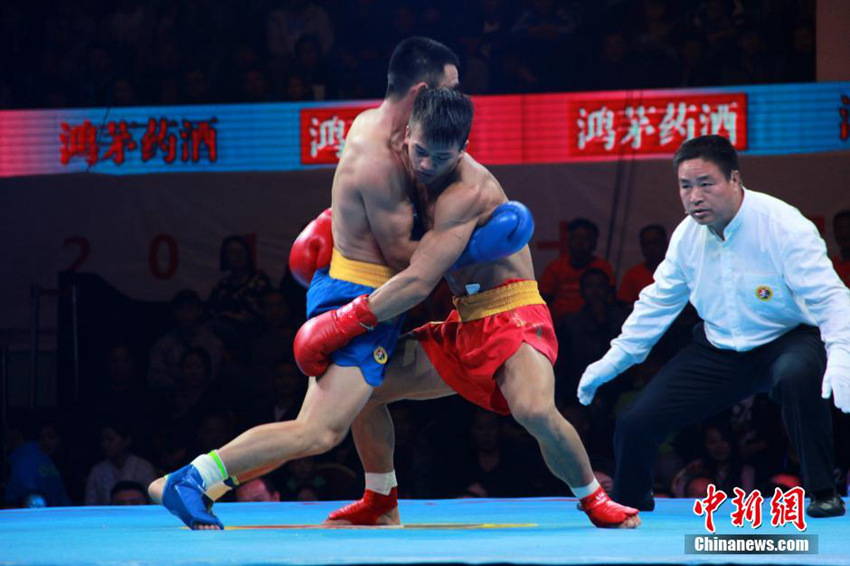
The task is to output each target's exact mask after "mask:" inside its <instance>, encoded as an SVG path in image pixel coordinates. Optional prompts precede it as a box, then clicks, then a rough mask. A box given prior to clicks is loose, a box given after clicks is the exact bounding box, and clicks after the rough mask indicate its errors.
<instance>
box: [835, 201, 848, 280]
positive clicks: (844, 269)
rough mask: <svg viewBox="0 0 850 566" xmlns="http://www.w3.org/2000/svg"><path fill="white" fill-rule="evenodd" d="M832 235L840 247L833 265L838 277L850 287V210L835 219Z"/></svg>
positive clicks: (844, 211) (843, 211)
mask: <svg viewBox="0 0 850 566" xmlns="http://www.w3.org/2000/svg"><path fill="white" fill-rule="evenodd" d="M832 233H833V235H834V236H835V243H836V245H837V246H838V254H837V255H836V256H835V257H834V258H833V259H832V263H833V265H835V271H836V272H838V276H839V277H841V280H842V281H844V284H845V285H847V286H848V287H850V210H842V211H841V212H839V213H838V214H836V215H835V217H833V219H832Z"/></svg>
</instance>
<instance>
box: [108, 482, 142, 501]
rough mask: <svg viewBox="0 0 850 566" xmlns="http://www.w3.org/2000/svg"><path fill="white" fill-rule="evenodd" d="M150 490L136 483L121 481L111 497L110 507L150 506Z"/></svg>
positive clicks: (114, 488) (116, 485) (113, 489)
mask: <svg viewBox="0 0 850 566" xmlns="http://www.w3.org/2000/svg"><path fill="white" fill-rule="evenodd" d="M150 502H151V501H150V498H149V497H148V490H147V488H146V487H145V486H142V484H140V483H138V482H134V481H119V482H118V483H116V484H115V486H114V487H113V488H112V492H111V493H110V495H109V504H110V505H150Z"/></svg>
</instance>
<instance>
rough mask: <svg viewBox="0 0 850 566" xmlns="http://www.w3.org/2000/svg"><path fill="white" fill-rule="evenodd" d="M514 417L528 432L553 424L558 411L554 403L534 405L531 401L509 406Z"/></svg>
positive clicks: (541, 430) (557, 416) (558, 414)
mask: <svg viewBox="0 0 850 566" xmlns="http://www.w3.org/2000/svg"><path fill="white" fill-rule="evenodd" d="M511 414H512V415H513V417H514V419H516V421H517V422H518V423H519V424H520V425H522V427H523V428H525V429H526V430H527V431H529V432H530V433H532V434H534V433H535V432H543V431H545V430H547V429H549V428H550V427H552V426H553V423H554V422H555V420H556V419H558V418H559V417H560V413H558V410H557V409H556V408H555V405H554V404H548V403H547V404H543V405H542V406H541V405H535V404H532V403H528V404H521V405H519V406H517V407H511Z"/></svg>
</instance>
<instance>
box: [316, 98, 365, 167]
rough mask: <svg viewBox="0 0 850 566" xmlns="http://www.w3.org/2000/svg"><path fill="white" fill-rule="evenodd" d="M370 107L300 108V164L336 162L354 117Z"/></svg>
mask: <svg viewBox="0 0 850 566" xmlns="http://www.w3.org/2000/svg"><path fill="white" fill-rule="evenodd" d="M367 108H371V106H339V107H331V108H328V107H327V106H325V107H322V108H302V109H301V164H302V165H327V164H334V163H336V162H337V161H339V156H340V155H342V147H343V144H344V142H345V136H347V135H348V130H350V129H351V124H352V122H354V119H355V118H356V117H357V115H358V114H360V113H361V112H363V111H364V110H366V109H367Z"/></svg>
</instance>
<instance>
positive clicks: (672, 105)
mask: <svg viewBox="0 0 850 566" xmlns="http://www.w3.org/2000/svg"><path fill="white" fill-rule="evenodd" d="M659 102H662V101H659ZM662 104H663V102H662ZM662 104H658V105H656V104H641V105H626V106H624V107H622V108H617V109H614V108H611V106H609V105H608V104H605V105H602V106H601V107H598V108H595V109H594V108H589V107H585V106H582V107H580V108H579V109H578V116H577V118H576V126H577V128H576V142H577V148H578V150H579V151H593V149H594V148H595V149H596V150H597V151H599V150H604V152H611V151H615V150H616V148H617V147H618V146H629V147H631V148H632V149H634V150H637V151H644V152H653V151H664V152H668V151H672V150H673V149H675V147H676V145H677V144H678V143H681V142H683V141H685V140H687V139H691V138H694V137H696V136H700V135H708V134H720V135H725V136H726V137H728V138H729V140H730V141H731V142H732V144H733V145H735V144H736V142H737V141H738V128H739V125H740V124H739V120H738V102H727V103H708V102H702V103H700V102H690V101H670V102H668V103H667V104H666V107H665V106H662ZM671 144H674V145H672V146H671Z"/></svg>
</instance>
